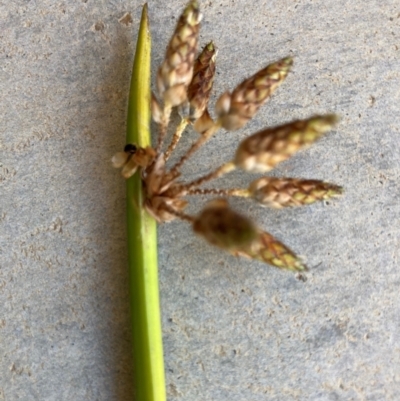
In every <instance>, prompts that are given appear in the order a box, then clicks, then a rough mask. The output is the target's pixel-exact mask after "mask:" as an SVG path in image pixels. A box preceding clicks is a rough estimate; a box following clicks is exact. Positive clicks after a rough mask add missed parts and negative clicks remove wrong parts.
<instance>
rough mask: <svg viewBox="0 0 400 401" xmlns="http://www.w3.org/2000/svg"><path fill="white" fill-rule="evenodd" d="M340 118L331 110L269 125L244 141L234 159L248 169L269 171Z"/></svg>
mask: <svg viewBox="0 0 400 401" xmlns="http://www.w3.org/2000/svg"><path fill="white" fill-rule="evenodd" d="M337 120H338V119H337V117H336V116H335V115H332V114H329V115H325V116H315V117H311V118H310V119H308V120H299V121H294V122H292V123H289V124H285V125H281V126H279V127H274V128H267V129H265V130H263V131H260V132H258V133H256V134H253V135H251V136H250V137H248V138H246V139H245V140H244V141H242V142H241V144H240V145H239V147H238V149H237V151H236V155H235V160H234V162H235V164H236V166H237V167H240V168H242V169H243V170H246V171H251V172H258V173H264V172H266V171H269V170H271V169H272V168H274V167H275V165H276V164H278V163H279V162H282V161H284V160H286V159H288V158H289V157H291V156H292V155H293V154H294V153H296V152H297V151H298V150H300V149H301V148H306V147H308V146H309V145H311V144H312V143H313V142H315V141H316V140H317V139H318V138H320V137H321V136H322V135H323V134H324V133H325V132H327V131H329V130H330V129H331V128H332V127H333V125H334V124H335V123H336V122H337Z"/></svg>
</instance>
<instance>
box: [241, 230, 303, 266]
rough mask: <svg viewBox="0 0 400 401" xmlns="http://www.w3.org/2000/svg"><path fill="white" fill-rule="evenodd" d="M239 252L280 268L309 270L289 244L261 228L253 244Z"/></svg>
mask: <svg viewBox="0 0 400 401" xmlns="http://www.w3.org/2000/svg"><path fill="white" fill-rule="evenodd" d="M237 254H238V255H242V256H247V257H249V258H252V259H256V260H260V261H261V262H265V263H268V264H270V265H272V266H275V267H279V268H280V269H288V270H293V271H305V270H308V269H307V266H306V265H305V264H304V263H303V262H302V261H301V260H300V259H299V258H298V257H297V256H296V255H295V254H294V253H293V252H292V251H291V250H290V249H289V248H288V247H287V246H285V245H284V244H282V242H280V241H278V240H277V239H276V238H274V237H273V236H272V235H271V234H269V233H267V232H265V231H261V230H260V231H259V233H258V236H257V238H256V239H255V240H254V241H253V242H252V243H251V245H250V246H249V247H247V249H246V248H244V249H242V250H241V251H238V252H237Z"/></svg>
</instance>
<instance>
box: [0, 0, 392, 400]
mask: <svg viewBox="0 0 400 401" xmlns="http://www.w3.org/2000/svg"><path fill="white" fill-rule="evenodd" d="M202 3H203V4H202V8H203V12H204V14H205V18H204V21H203V24H202V33H201V38H200V40H201V43H200V44H201V46H203V45H204V44H206V43H207V42H208V41H209V40H211V39H213V40H214V41H215V44H216V45H217V46H218V48H219V55H218V59H217V62H218V64H217V71H218V73H217V77H216V82H215V88H214V93H213V96H212V98H211V105H213V104H214V103H215V100H216V98H217V94H221V93H222V92H223V91H225V90H227V89H233V88H234V86H235V85H236V84H238V83H239V82H240V81H241V80H243V79H244V78H245V77H246V76H248V75H250V74H253V73H254V72H256V71H257V70H258V69H261V68H262V67H264V66H265V65H267V64H268V63H271V62H273V61H276V60H278V59H280V58H282V57H285V56H288V55H289V56H293V57H294V60H295V64H294V68H293V72H292V73H291V74H290V75H289V77H288V79H287V80H286V82H285V83H284V84H283V85H282V87H280V88H279V89H278V91H277V93H276V94H275V95H274V96H273V98H272V100H271V101H270V102H269V103H268V104H267V105H265V106H263V107H262V109H261V110H260V112H259V113H258V115H257V117H256V118H255V119H254V120H252V121H251V122H250V123H249V124H248V125H246V127H245V128H244V129H242V130H240V131H237V132H233V133H225V132H221V133H219V134H218V135H217V136H216V137H215V138H213V139H212V140H211V141H210V143H209V144H208V145H209V146H208V147H207V149H204V150H201V151H200V152H198V153H197V154H196V156H195V157H194V158H193V159H192V160H191V161H190V162H188V163H187V165H185V169H184V172H185V174H186V176H187V177H188V178H190V179H194V178H196V177H198V176H199V175H201V174H204V173H206V172H208V171H209V169H210V168H212V167H217V166H218V165H219V164H220V163H221V161H222V158H223V159H224V160H228V159H229V158H230V157H232V156H233V154H234V151H235V146H236V144H237V143H238V142H239V141H240V140H241V139H243V138H244V137H245V136H246V135H247V134H249V133H252V132H255V131H257V130H259V129H261V128H263V127H265V126H267V125H275V124H279V123H283V122H286V121H289V120H291V119H299V118H306V117H308V116H310V115H312V114H315V113H326V112H335V113H338V114H340V115H341V116H342V119H341V123H340V124H339V125H338V127H337V129H336V130H335V131H333V132H331V133H330V134H329V135H327V136H326V137H325V138H323V139H322V140H321V141H319V142H318V143H317V144H316V145H314V146H313V147H312V148H311V149H309V150H307V151H305V152H302V153H300V154H298V155H297V156H295V157H294V158H292V159H290V160H288V161H286V162H285V163H282V164H281V165H279V167H278V168H277V169H276V170H275V171H274V174H276V175H285V176H293V177H304V178H315V179H321V180H328V181H331V182H335V183H337V184H339V185H343V186H344V187H345V189H346V192H345V195H344V196H343V198H342V199H340V200H335V201H329V203H325V204H316V205H313V206H310V207H305V208H302V209H290V210H280V211H274V210H269V209H262V208H260V207H259V206H258V205H256V204H254V203H251V202H248V201H247V200H235V201H234V202H233V203H232V205H233V207H234V208H235V210H238V211H242V212H244V213H247V214H249V215H250V216H252V217H253V218H254V219H255V220H257V222H258V223H259V224H260V225H261V226H262V227H263V228H265V229H266V230H268V231H270V232H271V233H272V234H274V235H276V236H277V237H278V238H279V239H281V240H283V241H284V242H285V243H286V244H287V245H288V246H290V247H291V248H292V249H293V250H295V251H296V252H298V253H300V254H303V255H306V257H307V264H308V265H309V266H310V267H311V270H310V272H309V273H307V274H306V275H305V276H306V278H307V281H305V282H304V281H302V280H300V279H298V278H296V276H295V275H293V274H292V273H288V272H284V271H279V270H277V269H273V268H270V267H268V266H266V265H263V264H261V263H258V262H249V261H247V260H243V259H235V258H234V257H231V256H229V255H226V254H224V253H223V252H222V251H219V250H218V249H214V248H211V247H210V246H209V245H208V244H206V243H205V242H203V241H202V239H200V238H197V237H195V236H194V235H193V234H192V233H191V229H190V227H188V226H187V225H185V223H181V222H173V223H170V224H165V225H163V226H162V227H160V229H159V257H160V282H161V299H162V312H163V326H164V346H165V363H166V373H167V386H168V394H169V400H182V401H183V400H184V401H191V400H203V401H205V400H219V401H227V400H229V401H242V400H247V401H258V400H263V401H264V400H268V401H270V400H274V401H275V400H276V401H278V400H332V401H333V400H368V401H373V400H374V401H375V400H376V401H381V400H398V399H400V373H399V372H400V327H399V326H400V299H399V285H400V272H399V265H398V259H399V255H400V250H399V243H400V231H399V230H400V228H399V227H400V225H399V218H400V203H399V195H400V189H399V178H398V177H399V175H400V142H399V130H400V112H399V102H400V89H399V88H400V67H399V56H400V50H399V47H400V6H399V2H398V0H386V1H382V2H379V1H373V0H369V1H360V0H356V1H352V2H350V1H346V0H325V1H311V0H298V1H293V0H279V1H278V0H268V1H257V2H256V1H252V0H240V1H239V0H235V1H234V0H219V1H203V2H202ZM183 5H184V4H183V3H182V2H181V1H177V0H171V1H168V2H166V1H162V0H150V1H149V12H150V16H151V21H152V35H153V40H154V45H153V77H154V75H155V72H156V68H157V66H158V65H159V64H160V63H161V61H162V57H163V55H164V52H165V46H166V44H167V42H168V38H169V35H170V33H171V31H172V29H173V27H174V25H175V23H176V20H177V17H178V16H179V12H180V9H181V8H182V7H183ZM140 11H141V3H139V2H138V1H136V0H130V1H128V0H121V1H114V0H112V1H111V0H107V1H106V0H99V1H95V0H84V1H81V0H76V1H71V0H70V1H50V0H43V1H34V0H31V1H28V0H16V1H5V0H4V1H0V27H1V29H0V38H1V39H0V90H1V97H0V116H1V117H0V118H1V123H0V141H1V142H0V146H1V147H0V400H6V401H14V400H24V401H30V400H40V401H49V400H98V401H109V400H116V401H125V400H126V401H127V400H131V399H132V396H131V393H132V390H133V385H132V380H131V377H132V368H131V359H130V337H129V320H128V308H127V303H128V299H127V295H128V294H127V286H126V284H127V266H126V265H127V257H126V245H125V235H126V232H125V213H124V205H125V198H124V197H125V191H124V189H125V187H124V182H123V181H122V179H121V178H120V176H119V173H118V172H117V171H116V170H113V169H112V168H111V166H110V158H111V156H112V155H113V154H114V153H115V152H117V151H119V150H121V149H122V147H123V145H124V135H125V134H124V129H125V118H126V108H127V95H128V88H129V79H130V70H131V63H132V58H133V52H134V44H135V40H136V32H137V29H138V23H139V17H140ZM125 13H130V17H129V15H125ZM122 17H124V18H122ZM121 18H122V20H121ZM130 21H131V22H130ZM195 138H196V134H195V133H194V132H189V133H188V134H187V135H185V136H184V138H183V140H182V143H180V144H179V147H178V149H177V150H178V153H179V152H182V151H183V150H184V149H185V148H187V147H188V146H189V143H190V141H192V140H193V139H195ZM255 178H257V176H255V175H250V174H245V173H232V174H231V175H229V176H227V177H226V178H223V179H220V180H218V183H219V186H221V187H223V186H236V187H240V186H244V185H247V184H248V182H249V181H250V180H252V179H255ZM204 200H205V199H203V198H201V197H200V198H199V199H194V203H193V204H194V206H193V208H192V210H193V211H195V210H198V209H199V207H200V205H201V203H203V202H204Z"/></svg>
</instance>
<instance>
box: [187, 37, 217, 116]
mask: <svg viewBox="0 0 400 401" xmlns="http://www.w3.org/2000/svg"><path fill="white" fill-rule="evenodd" d="M216 56H217V50H216V48H215V46H214V44H213V42H210V43H208V44H207V45H206V46H205V47H204V49H203V51H202V52H201V53H200V55H199V57H198V58H197V59H196V61H195V63H194V67H193V78H192V81H191V82H190V85H189V87H188V90H187V97H188V101H189V104H190V107H189V118H190V120H191V121H196V120H197V119H198V118H199V117H201V116H202V114H203V113H204V111H205V109H206V107H207V104H208V100H209V98H210V94H211V89H212V86H213V83H214V76H215V59H216Z"/></svg>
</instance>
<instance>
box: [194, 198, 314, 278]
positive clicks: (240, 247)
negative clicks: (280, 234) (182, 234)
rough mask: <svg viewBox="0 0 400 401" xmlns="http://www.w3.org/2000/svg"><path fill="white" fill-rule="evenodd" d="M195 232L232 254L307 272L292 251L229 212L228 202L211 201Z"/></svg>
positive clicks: (197, 220) (242, 218)
mask: <svg viewBox="0 0 400 401" xmlns="http://www.w3.org/2000/svg"><path fill="white" fill-rule="evenodd" d="M193 230H194V231H195V232H196V233H197V234H199V235H201V236H203V237H204V238H205V239H206V240H207V241H208V242H209V243H211V244H213V245H215V246H217V247H219V248H222V249H225V250H227V251H228V252H230V253H231V254H232V255H235V256H239V255H241V256H247V257H249V258H251V259H256V260H260V261H261V262H265V263H268V264H270V265H272V266H276V267H279V268H282V269H289V270H306V266H304V264H303V263H302V262H301V261H300V260H299V259H298V258H297V257H296V256H295V254H294V253H293V252H292V251H291V250H290V249H289V248H287V247H286V246H285V245H283V244H282V243H281V242H279V241H278V240H277V239H275V238H274V237H273V236H272V235H270V234H268V233H266V232H264V231H262V230H260V229H259V228H257V227H256V226H255V225H254V224H253V223H252V222H251V221H250V220H249V219H247V218H246V217H243V216H242V215H240V214H238V213H236V212H235V211H233V210H232V209H230V208H229V205H228V202H227V201H226V200H225V199H215V200H213V201H211V202H209V203H208V204H207V205H206V207H205V208H204V209H203V211H202V212H201V213H200V215H199V216H198V217H197V218H196V219H195V220H194V222H193Z"/></svg>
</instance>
